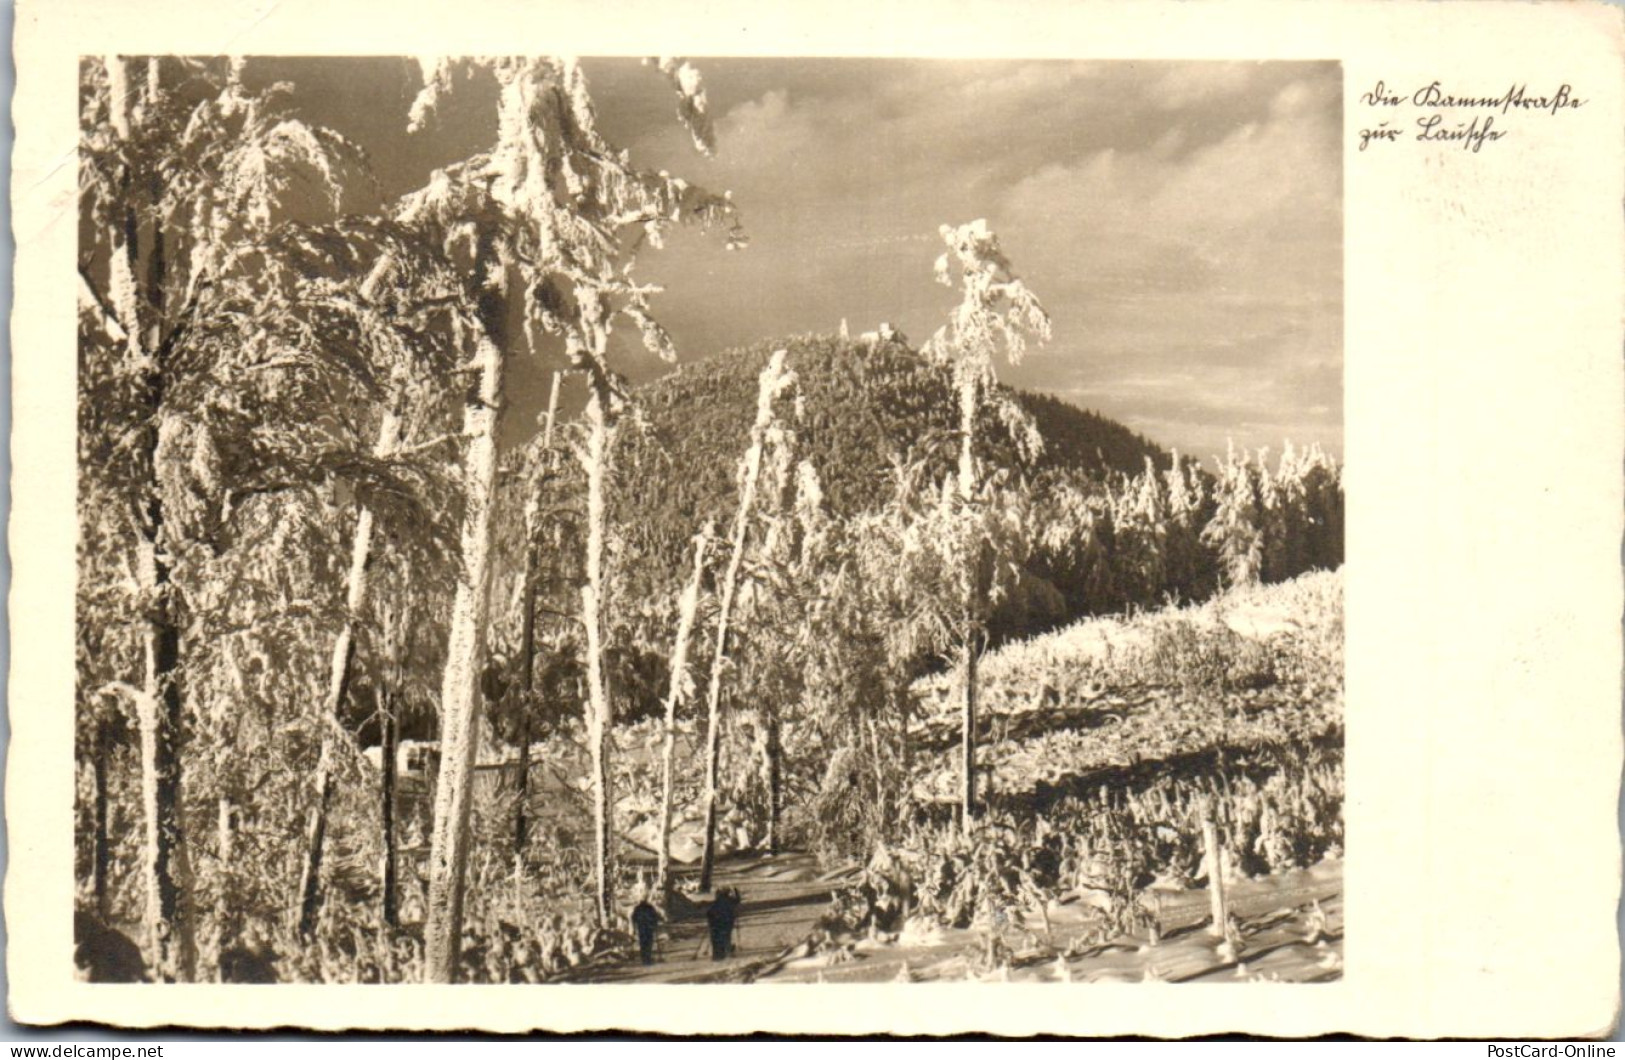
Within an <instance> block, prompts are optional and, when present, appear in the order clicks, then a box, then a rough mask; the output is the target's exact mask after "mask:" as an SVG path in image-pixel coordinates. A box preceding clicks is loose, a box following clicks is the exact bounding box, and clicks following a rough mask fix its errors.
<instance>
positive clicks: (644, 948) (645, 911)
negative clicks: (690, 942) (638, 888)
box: [632, 898, 662, 964]
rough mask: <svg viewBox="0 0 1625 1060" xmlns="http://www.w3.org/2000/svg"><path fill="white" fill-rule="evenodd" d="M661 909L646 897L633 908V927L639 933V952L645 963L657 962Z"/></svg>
mask: <svg viewBox="0 0 1625 1060" xmlns="http://www.w3.org/2000/svg"><path fill="white" fill-rule="evenodd" d="M661 919H662V918H661V916H660V910H658V909H656V908H655V907H654V906H653V905H651V904H650V903H649V899H647V898H645V899H644V900H643V901H641V902H639V903H638V904H637V905H636V906H635V907H634V908H633V909H632V927H633V929H634V930H636V931H637V933H638V953H640V954H642V956H643V963H644V964H653V963H654V962H655V928H657V927H659V926H660V921H661Z"/></svg>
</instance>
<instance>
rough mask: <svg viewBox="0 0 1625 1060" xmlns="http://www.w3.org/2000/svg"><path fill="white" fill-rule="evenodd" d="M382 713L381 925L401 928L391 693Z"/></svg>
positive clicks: (396, 745)
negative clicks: (396, 850)
mask: <svg viewBox="0 0 1625 1060" xmlns="http://www.w3.org/2000/svg"><path fill="white" fill-rule="evenodd" d="M383 699H384V702H383V708H384V709H383V712H382V716H381V718H380V719H379V725H380V728H381V729H382V732H381V733H380V734H379V735H380V739H379V741H378V742H379V744H380V745H381V746H380V747H379V751H380V752H381V754H380V762H379V765H380V766H381V767H382V769H381V772H382V773H383V779H382V782H381V783H380V785H379V786H380V788H381V789H382V792H381V796H380V801H381V803H382V805H381V810H382V813H381V814H380V817H381V818H382V820H381V821H380V823H379V830H380V831H381V832H382V834H383V839H384V857H383V866H382V871H380V873H379V875H380V876H381V877H382V883H383V886H382V887H381V888H380V890H381V891H382V894H383V907H384V908H383V914H384V923H386V924H388V925H389V926H390V927H398V926H399V925H400V907H399V898H398V895H397V894H396V890H397V886H396V880H395V773H396V767H397V763H396V759H397V758H398V757H399V756H400V732H401V729H400V719H399V718H398V717H397V716H396V698H395V693H394V691H393V690H390V691H386V692H384V693H383Z"/></svg>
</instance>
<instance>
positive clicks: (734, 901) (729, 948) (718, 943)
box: [705, 887, 744, 961]
mask: <svg viewBox="0 0 1625 1060" xmlns="http://www.w3.org/2000/svg"><path fill="white" fill-rule="evenodd" d="M743 901H744V897H743V896H742V895H741V894H740V893H739V888H737V887H724V888H723V889H722V890H720V891H718V892H717V896H716V898H714V899H713V900H712V902H711V905H710V907H709V908H708V909H706V911H705V923H706V925H707V926H708V927H709V928H710V929H711V959H712V960H713V961H724V960H727V959H728V958H729V957H731V956H733V941H734V925H735V922H736V921H737V920H738V917H739V905H740V903H741V902H743Z"/></svg>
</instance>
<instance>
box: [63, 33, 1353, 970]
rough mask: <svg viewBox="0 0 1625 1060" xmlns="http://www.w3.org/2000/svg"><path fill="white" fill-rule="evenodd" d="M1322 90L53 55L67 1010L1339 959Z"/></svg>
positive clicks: (805, 64) (1042, 74) (997, 66)
mask: <svg viewBox="0 0 1625 1060" xmlns="http://www.w3.org/2000/svg"><path fill="white" fill-rule="evenodd" d="M1341 89H1342V79H1341V70H1340V67H1339V65H1338V64H1337V63H1334V62H1257V63H1255V62H1156V63H1123V62H1057V61H1035V62H1003V61H986V62H964V61H958V62H956V61H937V60H879V59H876V60H859V59H788V60H772V61H764V60H750V59H718V60H711V61H701V60H697V59H696V60H689V59H683V58H669V59H659V60H652V61H644V62H639V61H637V60H629V59H620V60H616V59H601V60H592V59H584V60H580V61H576V60H567V59H555V58H546V57H515V58H490V59H487V58H448V59H435V60H430V61H419V60H414V59H405V58H287V57H260V56H248V57H237V58H224V57H221V58H209V57H193V56H178V55H157V56H123V55H114V56H105V57H102V56H98V57H87V58H85V59H84V60H83V61H82V63H81V67H80V103H81V116H82V118H81V140H80V147H79V179H80V185H79V186H80V197H79V263H78V271H79V277H78V282H79V285H80V293H81V301H80V306H79V308H80V316H79V377H78V380H79V382H78V402H79V408H78V437H79V444H78V451H79V467H78V472H79V477H78V483H79V487H78V500H77V504H78V515H79V527H78V530H79V534H78V542H79V545H78V561H77V562H78V585H77V597H76V630H77V671H78V672H77V677H76V690H77V697H76V704H75V710H76V715H75V716H76V740H75V765H76V776H77V786H76V805H75V875H76V898H75V904H74V908H73V910H72V915H73V918H74V934H75V961H76V964H77V967H78V970H79V972H80V974H81V975H83V976H84V977H85V978H87V979H89V980H90V981H93V982H155V983H169V982H218V983H245V982H246V983H276V982H303V983H417V982H430V983H460V982H467V983H498V984H519V983H553V982H583V983H696V984H703V983H750V982H758V981H790V982H802V983H813V982H854V983H874V982H920V981H939V980H981V981H999V982H1008V981H1063V982H1096V981H1115V982H1141V981H1144V982H1163V981H1171V982H1188V981H1226V982H1236V983H1247V982H1259V981H1271V982H1285V981H1290V982H1319V981H1325V980H1329V979H1335V978H1337V977H1338V976H1340V975H1341V970H1342V948H1343V947H1342V939H1343V915H1342V912H1343V903H1342V858H1343V789H1344V784H1343V738H1342V734H1343V669H1342V665H1343V663H1342V660H1343V615H1342V598H1343V597H1342V569H1341V568H1342V563H1343V505H1344V499H1343V489H1342V472H1341V465H1340V459H1339V458H1340V455H1341V439H1342V340H1341V329H1342V213H1341V191H1342V187H1341V184H1342V180H1341V174H1342V162H1341V115H1342V92H1341ZM63 912H64V915H67V912H68V911H67V910H64V911H63Z"/></svg>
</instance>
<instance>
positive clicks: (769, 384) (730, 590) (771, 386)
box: [700, 350, 793, 891]
mask: <svg viewBox="0 0 1625 1060" xmlns="http://www.w3.org/2000/svg"><path fill="white" fill-rule="evenodd" d="M785 356H786V355H785V351H784V350H776V351H774V353H773V357H772V360H770V361H769V362H768V365H767V368H766V369H764V370H763V372H762V377H761V381H760V384H759V386H758V392H757V397H756V421H755V423H753V424H752V425H751V432H750V447H749V448H748V449H746V450H745V459H744V461H743V465H742V467H741V468H740V476H739V508H738V510H737V511H736V512H735V513H734V525H733V533H732V534H731V535H730V548H731V551H730V553H729V555H728V569H727V572H726V573H725V574H724V575H723V578H722V591H721V596H720V599H719V601H718V605H717V639H716V646H715V649H714V650H713V652H712V655H711V680H710V683H709V685H708V686H707V689H706V697H705V701H706V702H705V853H704V856H703V857H702V858H701V860H700V890H702V891H709V890H710V889H711V876H712V874H713V871H714V870H715V868H716V842H717V759H718V756H719V754H720V752H721V745H722V668H723V665H724V663H726V662H727V659H728V622H729V620H730V619H731V618H732V616H733V605H734V594H735V592H736V591H737V590H738V588H739V570H740V567H741V565H742V564H743V563H744V560H745V538H746V535H747V534H748V533H749V530H750V513H751V509H752V508H754V507H755V506H756V485H757V482H758V481H759V480H760V479H761V474H762V446H763V443H764V442H765V441H766V439H767V429H768V427H769V426H770V425H771V424H772V422H773V399H774V398H775V397H776V396H777V395H778V392H779V390H780V389H782V387H783V386H785V385H787V382H788V380H789V379H791V378H793V377H789V376H787V375H786V373H785V370H784V359H785Z"/></svg>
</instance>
